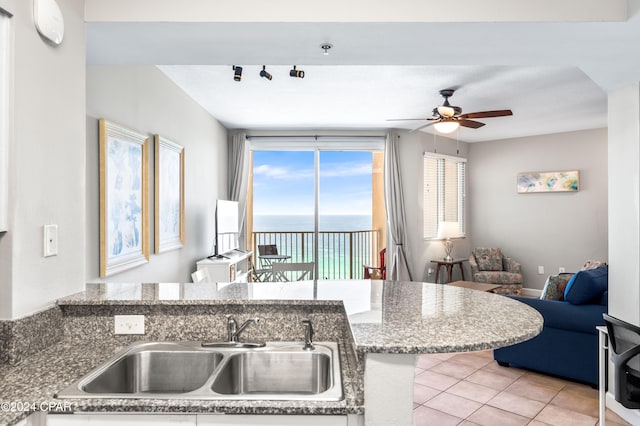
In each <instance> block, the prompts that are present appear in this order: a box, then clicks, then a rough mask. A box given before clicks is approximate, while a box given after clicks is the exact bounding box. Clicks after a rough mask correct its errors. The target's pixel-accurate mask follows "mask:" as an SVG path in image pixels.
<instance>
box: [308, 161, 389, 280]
mask: <svg viewBox="0 0 640 426" xmlns="http://www.w3.org/2000/svg"><path fill="white" fill-rule="evenodd" d="M372 157H373V154H372V153H371V152H363V151H320V152H319V167H318V169H319V203H318V215H319V216H318V231H319V232H318V279H326V280H343V279H357V278H362V277H363V271H364V268H363V265H371V264H372V261H373V259H374V256H373V254H374V253H377V251H378V250H377V248H378V245H377V243H378V235H377V232H375V231H373V230H372V169H373V167H372V164H373V161H372ZM373 263H375V261H373Z"/></svg>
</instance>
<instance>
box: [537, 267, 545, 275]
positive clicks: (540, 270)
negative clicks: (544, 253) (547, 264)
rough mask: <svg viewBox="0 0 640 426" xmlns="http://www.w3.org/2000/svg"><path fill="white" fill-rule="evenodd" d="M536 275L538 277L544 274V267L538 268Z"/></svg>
mask: <svg viewBox="0 0 640 426" xmlns="http://www.w3.org/2000/svg"><path fill="white" fill-rule="evenodd" d="M538 274H539V275H542V274H544V266H538Z"/></svg>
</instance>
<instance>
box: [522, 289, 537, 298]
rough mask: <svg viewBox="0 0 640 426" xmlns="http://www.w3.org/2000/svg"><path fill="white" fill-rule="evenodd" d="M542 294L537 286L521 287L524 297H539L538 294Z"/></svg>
mask: <svg viewBox="0 0 640 426" xmlns="http://www.w3.org/2000/svg"><path fill="white" fill-rule="evenodd" d="M541 294H542V290H540V289H538V288H526V287H525V288H523V289H522V295H523V296H525V297H535V298H537V299H539V298H540V295H541Z"/></svg>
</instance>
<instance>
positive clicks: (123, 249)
mask: <svg viewBox="0 0 640 426" xmlns="http://www.w3.org/2000/svg"><path fill="white" fill-rule="evenodd" d="M148 191H149V142H148V140H147V137H146V136H144V135H142V134H140V133H138V132H136V131H134V130H131V129H127V128H126V127H123V126H121V125H119V124H116V123H114V122H112V121H108V120H104V119H101V120H100V276H101V277H107V276H110V275H113V274H116V273H119V272H122V271H124V270H127V269H130V268H134V267H136V266H140V265H143V264H145V263H147V262H149V216H148V211H149V210H148V203H149V194H148Z"/></svg>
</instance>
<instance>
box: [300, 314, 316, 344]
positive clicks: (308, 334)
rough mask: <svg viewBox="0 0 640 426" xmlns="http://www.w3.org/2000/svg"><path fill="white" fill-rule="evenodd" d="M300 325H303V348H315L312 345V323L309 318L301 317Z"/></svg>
mask: <svg viewBox="0 0 640 426" xmlns="http://www.w3.org/2000/svg"><path fill="white" fill-rule="evenodd" d="M302 325H303V326H304V347H303V349H304V350H307V351H312V350H313V349H315V347H314V346H313V325H311V320H310V319H309V318H303V319H302Z"/></svg>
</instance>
